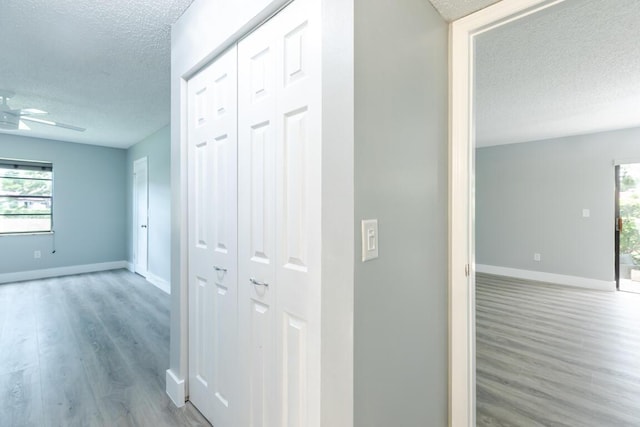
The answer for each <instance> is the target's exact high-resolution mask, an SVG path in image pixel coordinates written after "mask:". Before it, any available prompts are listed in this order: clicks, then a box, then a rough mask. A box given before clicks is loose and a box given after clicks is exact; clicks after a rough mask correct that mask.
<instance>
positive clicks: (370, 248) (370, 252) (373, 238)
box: [362, 219, 379, 262]
mask: <svg viewBox="0 0 640 427" xmlns="http://www.w3.org/2000/svg"><path fill="white" fill-rule="evenodd" d="M378 246H379V241H378V220H377V219H363V220H362V262H365V261H369V260H372V259H375V258H378Z"/></svg>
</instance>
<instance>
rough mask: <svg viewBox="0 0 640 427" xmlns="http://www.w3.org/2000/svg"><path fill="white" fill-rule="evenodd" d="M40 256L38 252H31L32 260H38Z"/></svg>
mask: <svg viewBox="0 0 640 427" xmlns="http://www.w3.org/2000/svg"><path fill="white" fill-rule="evenodd" d="M41 256H42V253H41V252H40V251H33V258H34V259H38V258H40V257H41Z"/></svg>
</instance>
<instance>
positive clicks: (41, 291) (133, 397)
mask: <svg viewBox="0 0 640 427" xmlns="http://www.w3.org/2000/svg"><path fill="white" fill-rule="evenodd" d="M168 366H169V296H168V295H166V294H165V293H163V292H162V291H160V290H159V289H157V288H155V287H154V286H153V285H151V284H149V283H148V282H146V281H145V280H144V279H143V278H141V277H140V276H137V275H135V274H132V273H130V272H128V271H126V270H114V271H109V272H101V273H92V274H84V275H77V276H67V277H61V278H55V279H46V280H37V281H30V282H21V283H13V284H4V285H0V426H2V427H5V426H6V427H9V426H11V427H17V426H37V427H40V426H52V427H53V426H56V427H57V426H65V427H67V426H82V427H87V426H96V427H100V426H109V427H111V426H138V427H146V426H153V427H162V426H171V427H174V426H210V424H209V423H208V422H207V421H206V420H205V419H204V417H202V415H201V414H200V413H199V412H198V411H197V410H196V409H195V408H194V407H193V406H191V405H190V404H187V405H186V406H185V407H183V408H176V407H175V406H174V405H173V403H172V402H171V401H170V400H169V398H168V397H167V395H166V393H165V371H166V369H167V368H168Z"/></svg>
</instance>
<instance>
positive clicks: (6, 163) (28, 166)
mask: <svg viewBox="0 0 640 427" xmlns="http://www.w3.org/2000/svg"><path fill="white" fill-rule="evenodd" d="M4 169H6V170H11V169H15V170H31V171H38V170H40V171H47V172H50V173H51V178H50V179H47V178H23V177H7V176H5V174H4V173H2V172H0V179H1V178H12V179H24V180H29V181H49V182H50V183H51V191H50V195H48V196H34V195H28V194H25V195H14V194H12V195H9V194H4V193H3V192H0V198H18V199H19V198H31V199H40V200H48V201H49V213H48V214H28V213H26V214H5V213H4V212H3V211H0V217H12V216H38V217H43V218H45V217H49V228H48V229H46V230H23V231H2V230H0V238H1V237H3V236H25V235H41V234H53V233H54V222H53V218H54V215H53V213H54V168H53V162H45V161H38V160H22V159H10V158H0V171H2V170H4Z"/></svg>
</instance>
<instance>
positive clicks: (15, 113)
mask: <svg viewBox="0 0 640 427" xmlns="http://www.w3.org/2000/svg"><path fill="white" fill-rule="evenodd" d="M14 95H15V94H14V93H13V92H10V91H6V90H0V129H5V130H18V129H19V130H30V128H29V126H27V124H26V123H25V122H33V123H40V124H43V125H49V126H56V127H59V128H64V129H70V130H75V131H78V132H84V131H85V130H86V129H85V128H81V127H78V126H73V125H68V124H65V123H60V122H54V121H53V120H47V119H43V118H41V117H42V116H45V115H47V114H49V113H47V112H46V111H42V110H38V109H36V108H22V109H19V110H12V109H11V107H9V105H8V101H9V99H11V98H12V97H13V96H14Z"/></svg>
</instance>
